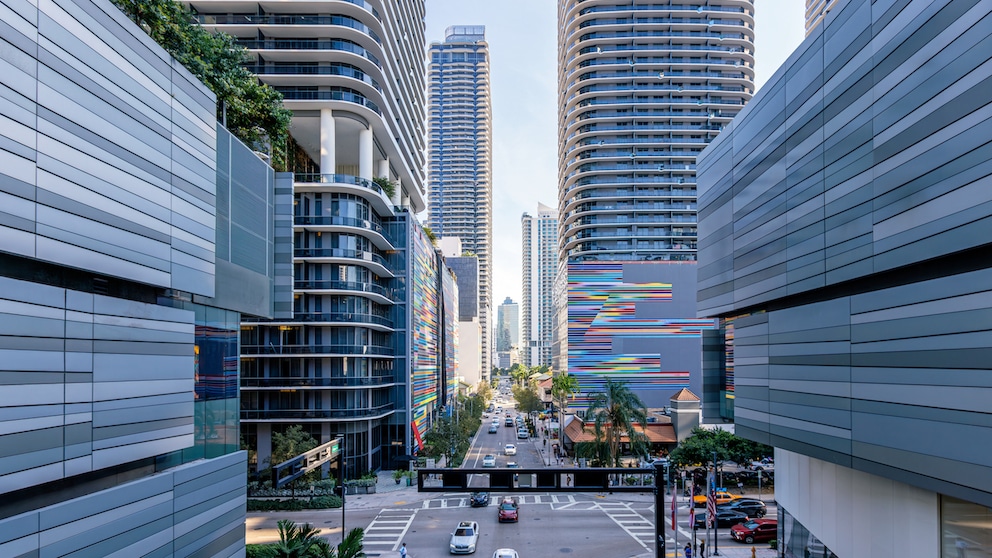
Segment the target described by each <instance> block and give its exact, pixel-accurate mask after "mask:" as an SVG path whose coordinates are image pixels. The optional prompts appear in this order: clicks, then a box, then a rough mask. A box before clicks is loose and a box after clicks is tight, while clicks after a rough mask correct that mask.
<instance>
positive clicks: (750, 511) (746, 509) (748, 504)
mask: <svg viewBox="0 0 992 558" xmlns="http://www.w3.org/2000/svg"><path fill="white" fill-rule="evenodd" d="M716 508H717V510H731V511H736V512H741V513H743V514H746V515H747V516H748V517H758V518H760V517H765V514H767V513H768V507H767V506H765V503H764V502H762V501H761V500H755V499H753V498H738V499H736V500H731V501H730V502H725V503H723V504H719V505H717V507H716Z"/></svg>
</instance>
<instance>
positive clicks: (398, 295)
mask: <svg viewBox="0 0 992 558" xmlns="http://www.w3.org/2000/svg"><path fill="white" fill-rule="evenodd" d="M188 3H189V4H190V5H191V6H192V7H193V8H195V10H196V11H197V13H198V16H199V19H200V21H201V23H203V24H204V25H205V26H207V27H208V28H210V29H212V30H217V31H223V32H225V33H228V34H230V35H232V36H234V37H235V38H236V40H237V42H238V44H240V45H243V46H245V47H246V48H247V49H248V50H249V53H250V55H251V61H250V64H249V68H250V69H251V71H253V72H255V73H256V74H258V76H259V77H260V79H262V81H264V82H266V83H268V84H270V85H272V86H273V87H275V88H276V89H278V90H279V91H280V92H282V94H283V95H284V97H285V105H286V107H288V108H290V109H292V111H293V120H292V125H291V127H290V133H291V134H292V136H293V142H292V143H291V146H290V147H291V155H292V156H291V159H290V168H289V170H291V171H293V172H294V173H295V178H294V192H295V194H294V195H295V198H294V211H295V213H294V222H293V240H294V250H293V254H292V259H291V261H292V266H293V276H294V285H293V286H294V290H293V293H294V298H293V317H292V318H289V319H280V320H278V321H259V322H246V323H245V324H244V325H243V329H242V335H241V336H242V360H243V374H242V376H243V378H242V401H241V403H242V410H243V411H242V430H243V434H244V438H245V442H246V443H248V444H249V445H250V446H251V447H255V448H257V449H258V452H257V463H254V464H252V465H253V466H254V467H256V468H262V467H264V466H265V464H266V462H267V461H268V459H269V456H270V453H271V443H272V442H271V440H272V433H273V431H278V430H281V429H285V428H287V427H288V426H290V425H292V424H302V425H304V426H305V427H306V429H307V431H308V432H309V433H310V434H311V435H312V436H313V437H314V438H315V439H316V440H318V441H319V442H322V443H323V442H328V441H330V440H331V439H332V438H333V437H334V436H342V437H344V446H345V450H344V451H345V458H346V469H347V474H348V475H349V476H357V475H358V474H361V473H362V472H365V471H367V470H374V469H379V468H392V467H393V466H395V463H393V458H394V457H396V456H399V455H406V454H412V453H413V452H414V449H415V444H416V435H415V434H416V433H415V432H414V430H417V431H419V432H420V433H421V434H422V433H423V432H424V429H425V428H427V425H429V422H430V420H431V417H432V415H433V413H434V410H435V409H436V407H437V405H440V404H443V401H444V397H445V395H444V392H443V391H444V390H443V386H444V385H445V381H444V379H443V377H442V372H441V369H440V368H439V366H440V364H439V362H440V361H438V360H437V355H438V351H439V348H438V343H439V342H440V341H441V335H440V333H439V330H438V328H439V327H440V326H439V322H438V319H439V318H438V315H437V314H438V312H439V311H440V307H439V304H438V301H439V299H438V293H437V292H430V293H428V292H425V290H431V291H436V290H437V289H438V282H437V280H436V279H437V277H438V274H439V273H440V271H439V267H438V265H439V264H438V263H437V262H436V261H435V260H436V255H435V252H434V250H433V248H432V247H431V243H430V241H429V240H424V238H423V231H422V230H421V227H420V225H419V224H418V223H417V222H416V219H415V218H414V217H413V215H414V214H416V213H418V212H420V211H423V210H424V209H425V201H424V194H425V191H424V185H423V184H424V181H423V176H422V169H423V168H424V166H425V158H424V153H425V139H424V138H425V135H426V134H425V130H424V128H423V122H424V121H425V106H426V99H425V96H426V89H427V88H426V77H425V68H426V66H425V61H424V44H425V42H424V21H423V20H424V2H423V0H385V1H383V2H375V3H374V5H373V3H368V2H352V1H346V0H324V1H317V2H313V1H306V0H288V1H286V2H278V3H275V4H271V3H264V2H248V3H245V2H230V1H227V0H202V1H200V0H194V1H192V2H188ZM425 242H426V244H425ZM422 274H427V275H422ZM420 297H427V298H424V299H421V298H420ZM416 301H421V302H422V303H424V304H427V305H428V306H427V307H415V306H414V305H415V304H416ZM414 308H416V310H415V309H414ZM420 312H424V313H426V314H424V315H421V314H420ZM418 328H420V329H418ZM423 328H426V329H427V330H429V331H426V332H425V331H421V329H423ZM421 335H423V336H424V337H417V336H421ZM415 341H416V342H423V343H427V344H428V345H427V346H425V347H419V346H417V345H416V344H414V343H415ZM431 367H433V370H434V372H433V374H434V376H432V379H431V380H430V381H427V380H425V379H424V377H425V375H427V374H428V372H427V369H428V368H431ZM418 382H419V383H418ZM414 384H417V387H414Z"/></svg>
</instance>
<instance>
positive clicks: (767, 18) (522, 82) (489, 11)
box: [424, 0, 805, 314]
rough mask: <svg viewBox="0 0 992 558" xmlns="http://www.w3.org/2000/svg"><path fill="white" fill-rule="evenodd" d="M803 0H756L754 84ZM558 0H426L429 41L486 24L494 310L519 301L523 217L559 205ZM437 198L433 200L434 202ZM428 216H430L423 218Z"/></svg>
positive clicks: (767, 71)
mask: <svg viewBox="0 0 992 558" xmlns="http://www.w3.org/2000/svg"><path fill="white" fill-rule="evenodd" d="M804 11H805V2H804V1H803V0H755V47H754V49H755V84H756V85H757V87H758V89H759V90H760V88H761V85H762V84H763V83H764V82H765V81H767V80H768V78H770V77H771V76H772V74H774V73H775V70H777V69H778V67H779V66H780V65H781V64H782V62H784V61H785V59H786V58H788V56H789V55H790V54H791V53H792V51H793V50H795V48H796V47H797V46H799V43H801V42H802V40H803V38H804V35H805V29H804V27H803V26H804V19H803V18H804ZM557 12H558V9H557V1H556V0H499V1H495V2H494V1H492V0H427V22H426V23H427V30H426V34H425V37H426V39H427V42H428V43H430V42H441V41H443V40H444V30H445V28H447V27H449V26H451V25H485V26H486V41H487V42H488V43H489V56H490V65H489V71H490V79H491V81H492V83H491V87H492V96H493V97H492V103H493V270H494V271H493V289H492V297H493V312H494V314H495V307H496V306H498V305H499V304H502V302H503V299H504V298H506V297H510V298H512V299H513V300H514V301H515V302H518V303H519V302H520V292H521V277H520V269H521V261H520V258H521V250H520V235H521V230H520V216H521V215H522V214H523V213H524V212H527V213H530V214H531V215H535V214H536V212H537V204H538V203H539V202H540V203H543V204H545V205H547V206H550V207H557V205H558V137H557V136H558V123H557V122H558V118H557V110H558V109H557V102H558V101H557V86H558V74H557V72H558V70H557V67H556V63H555V58H556V53H557V37H558V32H557ZM428 203H430V200H428ZM424 217H425V218H426V214H425V215H424Z"/></svg>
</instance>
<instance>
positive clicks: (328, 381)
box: [241, 376, 397, 389]
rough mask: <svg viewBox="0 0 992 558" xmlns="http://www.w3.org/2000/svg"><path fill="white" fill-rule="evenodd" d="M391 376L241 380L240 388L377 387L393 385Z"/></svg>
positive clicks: (393, 381) (394, 380)
mask: <svg viewBox="0 0 992 558" xmlns="http://www.w3.org/2000/svg"><path fill="white" fill-rule="evenodd" d="M396 382H397V380H396V379H395V378H393V377H392V376H370V377H369V376H359V377H339V378H241V387H242V388H275V389H281V388H299V387H302V388H305V387H313V388H325V387H326V388H335V387H378V386H389V385H392V384H395V383H396Z"/></svg>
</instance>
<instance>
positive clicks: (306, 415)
mask: <svg viewBox="0 0 992 558" xmlns="http://www.w3.org/2000/svg"><path fill="white" fill-rule="evenodd" d="M393 411H395V406H394V405H393V404H392V403H390V404H387V405H380V406H378V407H364V408H361V409H268V410H245V409H242V410H241V421H242V422H265V421H277V422H278V421H317V420H365V419H373V418H381V417H385V416H386V415H389V414H391V413H392V412H393Z"/></svg>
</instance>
